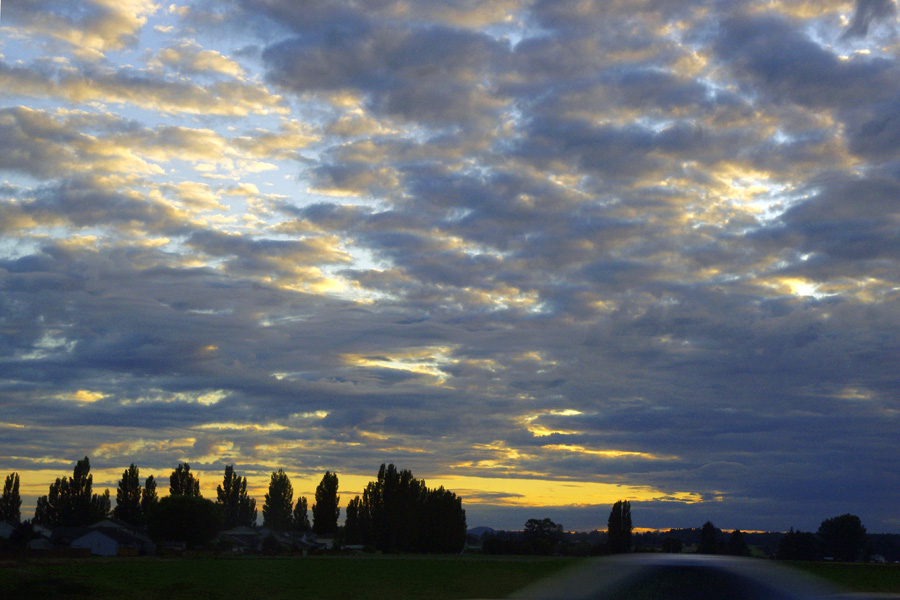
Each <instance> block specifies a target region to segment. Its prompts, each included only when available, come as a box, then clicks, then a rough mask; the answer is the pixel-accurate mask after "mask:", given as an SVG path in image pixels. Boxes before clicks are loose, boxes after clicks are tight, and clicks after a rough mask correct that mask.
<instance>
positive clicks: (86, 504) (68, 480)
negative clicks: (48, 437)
mask: <svg viewBox="0 0 900 600" xmlns="http://www.w3.org/2000/svg"><path fill="white" fill-rule="evenodd" d="M90 473H91V463H90V461H89V460H88V457H87V456H85V457H84V458H83V459H82V460H79V461H78V462H77V463H75V469H74V470H73V472H72V476H71V477H61V478H60V477H57V479H56V481H55V482H53V483H52V484H50V491H49V493H48V494H47V495H46V496H41V497H40V498H38V501H37V507H36V508H35V511H34V520H35V522H36V523H39V524H41V525H47V526H49V527H77V526H81V525H90V524H91V523H96V522H97V521H99V520H100V519H102V518H104V517H106V516H107V515H108V514H109V508H110V500H109V490H106V491H105V492H104V493H103V494H101V495H97V494H92V492H91V488H92V485H93V481H94V477H93V475H91V474H90Z"/></svg>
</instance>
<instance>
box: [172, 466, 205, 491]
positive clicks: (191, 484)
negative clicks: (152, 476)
mask: <svg viewBox="0 0 900 600" xmlns="http://www.w3.org/2000/svg"><path fill="white" fill-rule="evenodd" d="M169 495H170V496H193V497H195V498H202V497H203V496H201V495H200V480H199V479H197V478H196V477H194V474H193V473H191V465H189V464H188V463H178V466H177V467H175V470H174V471H172V474H171V475H170V476H169Z"/></svg>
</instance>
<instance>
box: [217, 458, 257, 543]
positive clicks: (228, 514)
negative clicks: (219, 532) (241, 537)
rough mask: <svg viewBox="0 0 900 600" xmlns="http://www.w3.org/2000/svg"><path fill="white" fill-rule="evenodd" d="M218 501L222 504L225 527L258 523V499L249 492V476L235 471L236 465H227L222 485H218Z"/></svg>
mask: <svg viewBox="0 0 900 600" xmlns="http://www.w3.org/2000/svg"><path fill="white" fill-rule="evenodd" d="M216 496H217V499H216V503H217V504H220V505H221V506H222V509H223V512H224V516H225V527H226V528H228V529H231V528H232V527H236V526H238V525H245V526H247V527H250V526H252V525H254V524H255V523H256V500H255V499H253V498H251V497H250V496H249V495H248V494H247V478H246V477H241V476H240V475H237V474H236V473H235V472H234V465H225V475H224V477H223V478H222V485H219V486H217V487H216Z"/></svg>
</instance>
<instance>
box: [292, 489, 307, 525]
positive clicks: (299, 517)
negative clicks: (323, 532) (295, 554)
mask: <svg viewBox="0 0 900 600" xmlns="http://www.w3.org/2000/svg"><path fill="white" fill-rule="evenodd" d="M307 506H308V505H307V503H306V496H300V497H299V498H297V505H296V506H294V518H293V521H294V529H296V530H297V531H310V530H311V529H312V528H311V527H310V525H309V512H308V510H307Z"/></svg>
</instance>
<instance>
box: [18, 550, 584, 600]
mask: <svg viewBox="0 0 900 600" xmlns="http://www.w3.org/2000/svg"><path fill="white" fill-rule="evenodd" d="M576 562H577V559H559V558H487V557H472V558H469V557H458V556H456V557H417V556H402V557H392V556H387V557H381V556H360V557H356V556H335V557H324V556H323V557H307V558H300V557H297V558H221V559H214V558H196V559H142V558H133V559H128V558H125V559H122V558H119V559H69V560H32V561H28V562H6V563H4V564H2V565H0V590H3V594H2V597H3V598H4V600H14V599H20V598H21V599H25V598H27V599H29V600H31V599H34V598H39V599H40V598H45V599H50V598H53V599H56V598H91V599H104V598H117V599H118V598H128V599H129V600H143V599H149V598H153V599H173V600H175V599H184V600H206V599H208V600H214V599H220V598H221V599H223V600H225V599H227V600H238V599H241V600H244V599H246V600H252V599H255V598H259V599H266V600H276V599H279V598H290V599H291V600H298V599H306V598H310V599H316V600H329V599H341V600H346V599H348V598H354V599H355V598H359V599H372V600H375V599H381V598H384V599H391V600H412V599H419V598H421V599H423V600H444V599H446V600H451V599H460V598H502V597H504V596H506V595H508V594H509V593H511V592H513V591H514V590H516V589H518V588H521V587H523V586H525V585H527V584H528V583H531V582H532V581H536V580H538V579H540V578H542V577H545V576H547V575H549V574H551V573H554V572H557V571H559V570H560V569H563V568H565V567H568V566H571V565H573V564H575V563H576Z"/></svg>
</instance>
